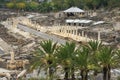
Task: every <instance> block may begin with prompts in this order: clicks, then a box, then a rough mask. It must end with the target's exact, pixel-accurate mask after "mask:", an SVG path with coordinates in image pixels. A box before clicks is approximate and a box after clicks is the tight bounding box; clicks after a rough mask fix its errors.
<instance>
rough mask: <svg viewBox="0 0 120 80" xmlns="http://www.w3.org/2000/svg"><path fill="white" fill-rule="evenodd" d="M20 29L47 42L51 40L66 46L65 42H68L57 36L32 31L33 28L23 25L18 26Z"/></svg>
mask: <svg viewBox="0 0 120 80" xmlns="http://www.w3.org/2000/svg"><path fill="white" fill-rule="evenodd" d="M18 28H19V29H21V30H24V31H26V32H29V33H31V34H34V35H36V36H39V37H41V38H43V39H46V40H49V39H50V40H53V41H54V42H58V43H60V44H65V42H66V40H63V39H60V38H58V37H57V36H54V35H49V34H46V33H43V32H40V31H36V30H34V29H31V28H29V27H27V26H25V25H22V24H18Z"/></svg>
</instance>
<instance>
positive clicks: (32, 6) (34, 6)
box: [26, 1, 39, 11]
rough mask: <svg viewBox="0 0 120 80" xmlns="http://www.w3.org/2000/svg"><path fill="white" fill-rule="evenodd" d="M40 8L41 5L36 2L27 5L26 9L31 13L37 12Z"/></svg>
mask: <svg viewBox="0 0 120 80" xmlns="http://www.w3.org/2000/svg"><path fill="white" fill-rule="evenodd" d="M38 6H39V3H37V2H35V1H32V2H29V3H26V9H27V10H29V11H37V10H38Z"/></svg>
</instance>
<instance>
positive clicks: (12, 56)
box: [10, 51, 15, 62]
mask: <svg viewBox="0 0 120 80" xmlns="http://www.w3.org/2000/svg"><path fill="white" fill-rule="evenodd" d="M10 55H11V62H14V61H15V53H14V52H13V51H11V52H10Z"/></svg>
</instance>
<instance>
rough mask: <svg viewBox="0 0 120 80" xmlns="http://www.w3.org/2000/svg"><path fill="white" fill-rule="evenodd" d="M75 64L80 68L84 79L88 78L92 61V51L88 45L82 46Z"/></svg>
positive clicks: (76, 56)
mask: <svg viewBox="0 0 120 80" xmlns="http://www.w3.org/2000/svg"><path fill="white" fill-rule="evenodd" d="M74 59H75V64H76V66H77V67H78V68H79V70H80V76H81V79H82V80H88V71H89V65H91V62H90V51H89V49H88V48H87V47H86V46H82V47H80V49H78V51H77V53H76V55H75V58H74Z"/></svg>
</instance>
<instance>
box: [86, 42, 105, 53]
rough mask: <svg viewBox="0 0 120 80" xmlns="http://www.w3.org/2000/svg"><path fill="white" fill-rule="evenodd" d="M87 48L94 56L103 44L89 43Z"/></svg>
mask: <svg viewBox="0 0 120 80" xmlns="http://www.w3.org/2000/svg"><path fill="white" fill-rule="evenodd" d="M87 46H88V48H89V49H90V51H91V54H92V55H94V54H95V53H96V52H97V51H99V50H100V48H101V47H102V46H103V45H102V42H99V41H89V42H88V44H87Z"/></svg>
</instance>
